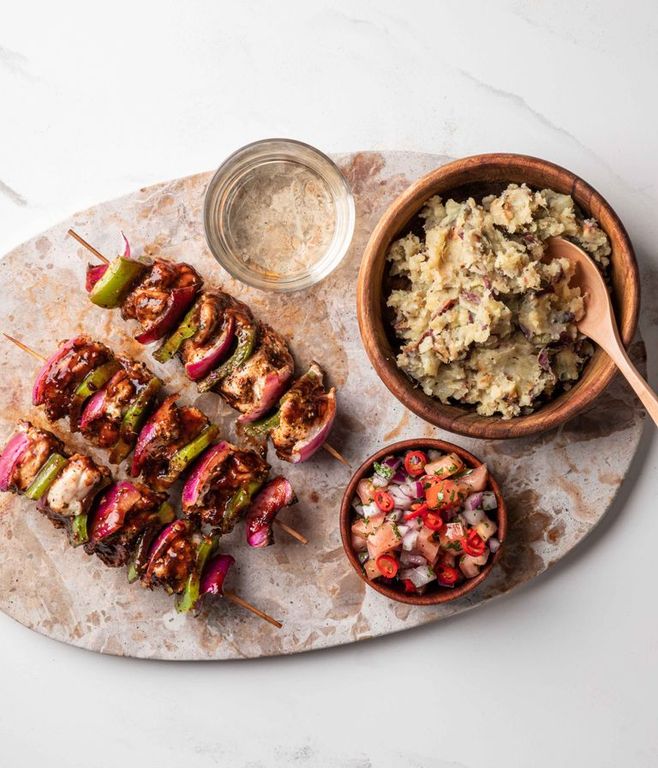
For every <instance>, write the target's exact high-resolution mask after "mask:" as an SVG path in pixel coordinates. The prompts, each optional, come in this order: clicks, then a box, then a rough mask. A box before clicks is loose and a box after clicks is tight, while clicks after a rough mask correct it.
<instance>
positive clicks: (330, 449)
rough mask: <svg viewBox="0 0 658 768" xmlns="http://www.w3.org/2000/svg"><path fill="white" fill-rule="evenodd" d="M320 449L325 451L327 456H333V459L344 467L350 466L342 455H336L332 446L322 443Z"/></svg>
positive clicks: (336, 452)
mask: <svg viewBox="0 0 658 768" xmlns="http://www.w3.org/2000/svg"><path fill="white" fill-rule="evenodd" d="M322 447H323V448H324V449H325V451H326V452H327V453H328V454H330V455H331V456H333V457H334V459H336V460H337V461H340V463H341V464H344V465H345V466H346V467H349V466H350V463H349V461H348V460H347V459H346V458H345V457H344V456H343V455H341V454H340V453H338V451H337V450H336V449H335V448H334V447H333V446H331V445H329V443H323V444H322Z"/></svg>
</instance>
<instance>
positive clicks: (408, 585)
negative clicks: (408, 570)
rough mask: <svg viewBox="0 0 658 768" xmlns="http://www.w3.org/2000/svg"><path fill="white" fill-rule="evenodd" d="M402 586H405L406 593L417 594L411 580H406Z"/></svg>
mask: <svg viewBox="0 0 658 768" xmlns="http://www.w3.org/2000/svg"><path fill="white" fill-rule="evenodd" d="M402 584H403V585H404V591H405V592H415V591H416V585H415V584H414V583H413V581H412V580H411V579H405V580H404V581H403V582H402Z"/></svg>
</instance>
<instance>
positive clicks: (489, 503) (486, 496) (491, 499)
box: [482, 491, 498, 511]
mask: <svg viewBox="0 0 658 768" xmlns="http://www.w3.org/2000/svg"><path fill="white" fill-rule="evenodd" d="M497 508H498V500H497V499H496V494H495V493H494V492H493V491H484V492H483V493H482V509H484V510H487V511H489V510H491V509H497Z"/></svg>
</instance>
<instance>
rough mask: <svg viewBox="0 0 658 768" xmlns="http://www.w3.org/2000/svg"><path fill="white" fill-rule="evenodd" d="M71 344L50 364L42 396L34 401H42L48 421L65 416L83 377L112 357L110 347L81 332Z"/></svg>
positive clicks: (40, 402) (37, 403) (36, 403)
mask: <svg viewBox="0 0 658 768" xmlns="http://www.w3.org/2000/svg"><path fill="white" fill-rule="evenodd" d="M64 343H66V342H64ZM69 344H70V346H69V348H68V349H67V350H66V352H65V353H64V354H63V355H62V356H61V357H60V358H59V359H58V360H56V361H55V362H54V363H53V364H52V365H51V366H50V368H49V370H48V372H47V374H46V376H45V379H44V381H43V388H42V390H41V393H40V399H39V400H38V401H37V402H35V405H40V404H43V406H44V408H45V409H46V415H47V417H48V419H49V421H57V420H58V419H61V418H62V417H64V416H66V415H67V414H68V412H69V409H70V407H71V401H72V399H73V395H74V393H75V390H76V389H77V387H78V385H79V384H80V383H81V382H82V380H83V379H84V377H85V376H86V375H87V374H88V373H89V372H90V371H92V370H93V369H94V368H97V367H98V366H99V365H102V364H103V363H106V362H108V360H110V359H111V358H112V352H111V350H109V349H108V348H107V347H106V346H105V345H104V344H101V343H100V342H98V341H94V340H93V339H90V338H89V337H88V336H78V337H77V338H76V339H72V340H71V341H70V342H69Z"/></svg>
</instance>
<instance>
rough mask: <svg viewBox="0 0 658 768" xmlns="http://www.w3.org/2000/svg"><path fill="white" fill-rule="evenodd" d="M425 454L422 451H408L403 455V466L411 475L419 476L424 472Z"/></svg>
mask: <svg viewBox="0 0 658 768" xmlns="http://www.w3.org/2000/svg"><path fill="white" fill-rule="evenodd" d="M425 464H427V456H425V454H424V453H423V452H422V451H409V453H407V455H406V456H405V457H404V468H405V470H406V471H407V474H409V475H411V476H412V477H420V476H421V475H424V474H425Z"/></svg>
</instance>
